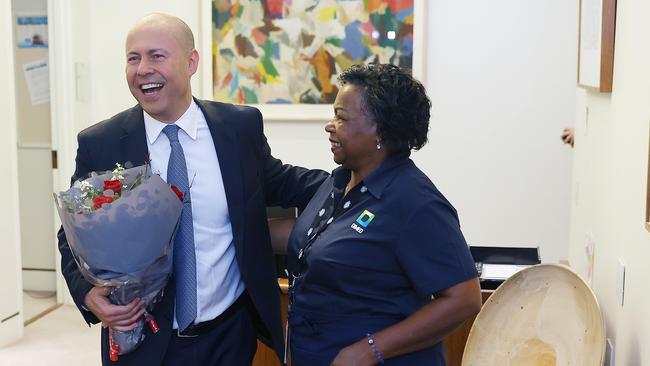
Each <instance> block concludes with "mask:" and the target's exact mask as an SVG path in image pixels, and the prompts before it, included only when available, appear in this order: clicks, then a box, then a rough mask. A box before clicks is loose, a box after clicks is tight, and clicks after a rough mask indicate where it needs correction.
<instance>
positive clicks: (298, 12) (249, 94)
mask: <svg viewBox="0 0 650 366" xmlns="http://www.w3.org/2000/svg"><path fill="white" fill-rule="evenodd" d="M413 2H414V0H383V1H381V0H213V1H212V75H213V92H214V94H213V95H214V99H215V100H219V101H222V102H230V103H239V104H331V103H332V102H333V101H334V98H335V97H336V93H337V91H338V89H337V84H336V77H337V75H338V74H339V73H340V72H342V71H343V70H345V69H346V68H347V67H349V66H351V65H353V64H359V63H372V62H380V63H391V64H395V65H398V66H401V67H405V68H409V69H410V68H412V65H413V23H414V18H413Z"/></svg>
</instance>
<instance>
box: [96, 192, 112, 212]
mask: <svg viewBox="0 0 650 366" xmlns="http://www.w3.org/2000/svg"><path fill="white" fill-rule="evenodd" d="M111 202H113V197H111V196H104V195H101V196H97V197H95V198H93V206H95V210H97V209H99V208H100V207H102V205H103V204H105V203H111Z"/></svg>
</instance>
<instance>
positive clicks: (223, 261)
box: [59, 14, 326, 366]
mask: <svg viewBox="0 0 650 366" xmlns="http://www.w3.org/2000/svg"><path fill="white" fill-rule="evenodd" d="M126 61H127V66H126V77H127V82H128V84H129V88H130V90H131V93H132V94H133V96H134V97H135V98H136V99H137V101H138V105H137V106H135V107H133V108H131V109H128V110H126V111H123V112H121V113H119V114H117V115H115V116H113V117H112V118H110V119H108V120H105V121H103V122H101V123H98V124H96V125H94V126H91V127H90V128H88V129H86V130H84V131H82V132H81V133H79V136H78V144H79V147H78V150H77V157H76V170H75V173H74V176H73V177H72V180H73V181H75V180H77V179H81V178H84V177H86V176H87V175H88V174H89V173H90V172H93V171H106V170H111V169H113V168H114V166H115V163H121V164H124V163H126V162H131V163H133V164H134V165H140V164H143V163H144V162H145V161H150V163H151V167H152V170H153V171H154V172H155V171H159V172H160V174H161V177H163V179H167V180H168V182H169V179H171V176H172V175H174V176H176V175H177V173H178V170H179V169H177V167H178V165H174V164H177V163H179V161H182V165H181V166H182V167H183V168H182V171H183V179H184V180H185V181H186V182H187V181H188V180H189V182H191V184H190V185H191V189H189V192H188V193H189V194H190V196H191V200H190V206H189V207H188V206H187V205H185V206H184V208H183V214H182V215H186V214H188V215H189V216H188V217H189V223H190V224H189V230H185V232H184V234H183V235H185V236H188V235H189V236H188V237H189V238H190V239H189V240H188V241H187V242H185V244H183V245H188V244H187V243H190V244H189V245H191V246H192V249H193V250H190V252H189V253H190V254H189V255H188V257H191V261H190V262H191V267H188V266H187V263H185V262H184V263H183V265H182V266H181V267H179V264H178V263H177V261H180V259H177V257H179V258H180V257H181V256H179V255H178V253H177V248H176V247H177V246H179V240H178V238H177V239H176V240H175V243H174V246H175V248H174V262H175V263H174V268H175V269H174V274H173V277H172V279H171V280H170V282H169V284H168V285H167V287H166V288H165V289H164V291H163V295H162V298H161V299H160V301H159V302H158V303H157V304H156V305H155V307H154V309H153V315H154V316H155V317H156V319H157V322H158V324H159V327H160V331H159V332H158V333H156V334H152V333H151V332H150V331H149V330H148V329H146V330H145V340H144V341H143V342H142V344H141V345H140V346H139V347H138V348H137V349H136V350H135V351H133V352H131V353H127V354H125V355H122V356H120V358H119V360H118V361H117V362H111V361H109V355H108V331H107V329H106V327H110V328H113V329H116V330H129V329H132V328H133V327H134V326H135V324H136V322H137V321H138V320H139V319H141V317H142V315H143V312H144V309H143V303H142V301H141V300H139V299H136V300H134V301H133V302H131V303H130V304H127V305H113V304H111V303H110V301H109V300H108V298H107V296H108V294H109V292H110V289H107V288H101V287H94V286H93V285H92V284H90V283H89V282H87V281H86V280H85V279H84V278H83V277H82V276H81V274H80V272H79V270H78V268H77V265H76V263H75V261H74V258H73V256H72V253H71V251H70V248H69V246H68V243H67V241H66V237H65V233H64V232H63V229H61V230H60V231H59V249H60V251H61V256H62V271H63V275H64V277H65V279H66V281H67V284H68V288H69V289H70V292H71V294H72V297H73V298H74V301H75V303H76V304H77V306H78V307H79V309H80V311H81V313H82V315H83V316H84V318H85V320H86V322H88V323H89V324H90V323H97V322H100V321H101V322H102V323H103V324H104V325H105V328H104V329H102V361H103V364H105V365H107V364H110V365H138V366H143V365H225V366H237V365H250V364H251V361H252V359H253V356H254V354H255V350H256V346H257V343H256V338H258V337H259V338H260V339H262V340H263V341H265V342H267V343H268V344H269V345H270V346H271V347H273V348H274V349H275V351H276V353H277V355H278V357H280V359H282V356H283V338H282V329H281V322H280V301H279V289H278V286H277V282H276V279H275V268H274V263H273V253H272V250H271V245H270V242H269V231H268V226H267V222H266V211H265V208H266V206H275V205H281V206H285V207H288V206H298V207H301V206H305V205H306V204H307V203H308V201H309V200H310V198H311V196H312V195H313V193H314V192H315V191H316V189H317V188H318V186H319V185H320V183H321V182H322V181H323V180H324V178H325V177H326V173H324V172H322V171H315V170H311V171H310V170H307V169H304V168H299V167H292V166H289V165H284V164H282V162H281V161H279V160H277V159H275V158H274V157H273V156H271V152H270V148H269V146H268V144H267V142H266V138H265V137H264V134H263V128H262V116H261V114H260V112H259V111H258V110H257V109H254V108H251V107H245V106H234V105H230V104H223V103H216V102H210V101H201V100H197V99H193V98H192V93H191V86H190V79H191V77H192V75H193V74H194V73H195V72H196V70H197V67H198V62H199V55H198V52H197V51H196V49H195V48H194V39H193V36H192V32H191V30H190V28H189V27H188V26H187V25H186V24H185V23H184V22H183V21H182V20H180V19H178V18H176V17H172V16H169V15H165V14H152V15H149V16H147V17H145V18H143V19H141V20H140V21H139V22H138V23H136V25H135V26H134V27H133V28H132V29H131V31H130V32H129V34H128V37H127V41H126ZM179 144H180V145H179ZM179 156H180V160H179ZM185 170H186V171H185ZM185 173H187V176H184V174H185ZM185 218H187V217H185ZM183 220H184V218H183V217H182V218H181V222H183ZM185 222H188V221H187V220H186V221H185ZM182 227H183V225H181V224H179V233H177V237H179V236H182V235H181V234H180V231H181V230H182ZM124 255H128V253H125V254H124ZM188 263H189V262H188ZM179 268H180V269H179ZM187 268H191V270H189V273H190V274H189V275H188V270H187ZM188 276H189V277H188ZM179 278H185V279H187V278H189V279H190V281H194V282H191V283H192V285H191V286H187V283H186V282H183V281H185V280H183V281H179ZM188 287H189V290H190V291H189V292H187V291H188V290H187V288H188ZM181 289H182V290H181ZM188 293H189V295H188ZM181 294H182V295H181ZM188 304H189V305H188ZM188 309H189V310H188ZM188 314H190V315H188ZM188 316H189V318H188ZM186 319H189V321H187V320H186Z"/></svg>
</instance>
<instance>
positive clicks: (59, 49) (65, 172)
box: [47, 0, 77, 304]
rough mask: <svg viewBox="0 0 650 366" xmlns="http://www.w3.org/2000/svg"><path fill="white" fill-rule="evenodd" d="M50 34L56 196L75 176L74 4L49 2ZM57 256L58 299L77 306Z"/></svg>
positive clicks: (59, 0) (57, 222) (57, 221)
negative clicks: (62, 273) (55, 153)
mask: <svg viewBox="0 0 650 366" xmlns="http://www.w3.org/2000/svg"><path fill="white" fill-rule="evenodd" d="M47 12H48V17H49V18H48V30H49V42H50V54H49V62H50V106H51V108H50V113H51V129H52V150H54V151H57V169H52V182H53V185H54V186H53V187H52V191H53V192H59V191H62V190H66V189H68V187H69V186H70V177H71V176H72V174H73V173H74V159H75V148H76V146H77V143H76V139H75V135H76V132H75V128H74V126H75V102H76V97H75V91H76V85H75V82H76V77H75V69H74V57H73V56H74V53H73V52H74V49H73V44H72V41H71V40H72V24H73V19H72V2H71V0H48V1H47ZM52 210H53V211H54V228H55V232H54V233H53V237H54V238H56V233H57V232H58V229H59V227H60V226H61V221H60V219H59V215H58V213H57V212H56V208H55V207H54V205H52ZM54 243H55V245H57V250H55V253H56V272H57V280H56V290H57V291H56V294H57V295H56V296H57V303H64V304H73V303H74V302H73V300H72V297H71V296H70V292H69V291H68V287H67V286H66V283H65V280H64V278H63V276H62V275H61V254H60V253H59V251H58V241H57V240H56V239H55V240H54Z"/></svg>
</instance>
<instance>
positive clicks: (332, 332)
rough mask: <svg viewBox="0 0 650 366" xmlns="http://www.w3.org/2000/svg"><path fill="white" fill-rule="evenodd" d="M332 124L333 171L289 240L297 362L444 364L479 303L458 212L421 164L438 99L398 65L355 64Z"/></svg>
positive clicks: (307, 365)
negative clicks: (417, 153) (416, 159)
mask: <svg viewBox="0 0 650 366" xmlns="http://www.w3.org/2000/svg"><path fill="white" fill-rule="evenodd" d="M339 82H340V85H341V88H340V90H339V93H338V95H337V97H336V101H335V102H334V114H335V117H334V119H333V120H331V121H330V122H328V123H327V125H326V126H325V131H326V132H327V133H328V134H329V140H330V142H331V150H332V154H333V156H334V161H335V162H336V163H337V164H340V165H341V166H340V167H339V168H337V169H336V170H334V171H333V173H332V176H331V177H330V178H328V179H327V180H326V181H325V182H324V183H323V184H322V186H321V187H320V189H319V191H318V192H317V193H316V195H315V196H314V197H313V198H312V200H311V202H310V204H309V205H308V206H307V207H306V208H305V210H304V211H303V213H302V214H301V215H300V217H299V218H298V220H297V222H296V224H295V226H294V228H293V231H292V233H291V236H290V238H289V244H288V267H289V272H290V282H291V289H290V310H289V329H290V333H289V334H290V336H289V344H290V347H291V357H292V363H293V365H294V366H318V365H375V364H377V363H385V364H389V365H409V366H412V365H444V364H445V358H444V349H443V347H442V343H441V340H442V339H443V337H444V336H445V335H446V334H447V333H449V332H450V331H451V330H453V329H454V328H455V327H456V326H457V325H459V324H460V323H461V322H462V321H463V320H465V319H466V318H468V317H470V316H472V315H474V314H476V313H477V312H478V311H479V309H480V307H481V296H480V288H479V282H478V279H477V274H476V270H475V266H474V262H473V261H472V257H471V255H470V252H469V250H468V247H467V243H466V242H465V239H464V238H463V234H462V233H461V231H460V226H459V222H458V217H457V215H456V210H455V209H454V208H453V207H452V206H451V204H450V203H449V202H448V201H447V200H446V199H445V197H444V196H443V195H442V194H441V193H440V192H439V191H438V190H437V189H436V187H435V186H434V185H433V184H432V183H431V181H430V180H429V179H428V178H427V177H426V175H425V174H424V173H422V171H420V169H418V168H417V167H416V166H415V164H414V163H413V161H412V160H411V159H409V155H410V151H411V150H412V149H415V150H417V149H419V148H421V147H422V146H423V145H424V144H425V143H426V141H427V131H428V127H429V109H430V107H431V102H430V101H429V98H428V97H427V96H426V92H425V90H424V87H423V86H422V84H420V83H419V82H418V81H416V80H415V79H413V77H411V76H410V75H409V74H408V73H406V72H404V71H403V70H401V69H399V68H398V67H396V66H393V65H379V64H372V65H357V66H352V67H351V68H349V69H348V70H346V71H345V72H343V73H342V74H341V75H340V76H339Z"/></svg>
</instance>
